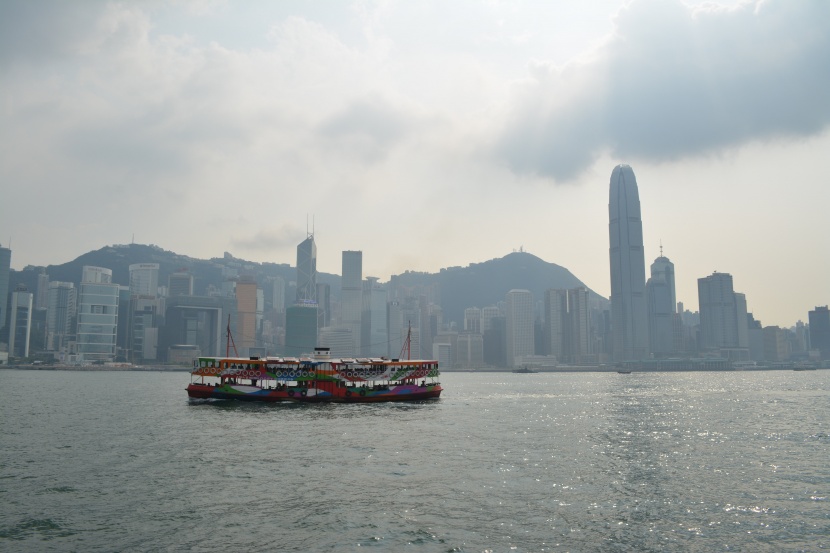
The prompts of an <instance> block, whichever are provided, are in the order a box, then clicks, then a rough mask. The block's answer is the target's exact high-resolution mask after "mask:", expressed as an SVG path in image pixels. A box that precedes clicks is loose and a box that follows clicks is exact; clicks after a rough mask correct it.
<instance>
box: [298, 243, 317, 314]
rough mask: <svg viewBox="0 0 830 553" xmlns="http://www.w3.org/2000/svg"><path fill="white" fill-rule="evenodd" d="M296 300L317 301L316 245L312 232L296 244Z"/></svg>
mask: <svg viewBox="0 0 830 553" xmlns="http://www.w3.org/2000/svg"><path fill="white" fill-rule="evenodd" d="M297 302H312V303H316V302H317V245H316V244H315V243H314V234H312V233H309V234H308V237H307V238H306V239H305V240H303V241H302V242H300V244H299V245H298V246H297Z"/></svg>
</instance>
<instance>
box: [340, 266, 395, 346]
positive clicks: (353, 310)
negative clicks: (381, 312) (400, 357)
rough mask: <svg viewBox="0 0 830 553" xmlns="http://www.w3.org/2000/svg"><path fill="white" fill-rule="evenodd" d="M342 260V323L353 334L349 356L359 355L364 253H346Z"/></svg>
mask: <svg viewBox="0 0 830 553" xmlns="http://www.w3.org/2000/svg"><path fill="white" fill-rule="evenodd" d="M342 259H343V265H342V271H343V277H342V278H341V279H340V321H341V322H342V323H343V326H344V327H346V328H348V329H349V330H350V331H351V333H352V342H353V345H352V350H351V352H350V354H349V355H357V354H358V353H359V352H360V336H361V328H362V326H361V322H360V319H361V316H362V312H363V252H361V251H344V252H343V258H342ZM395 355H397V352H395Z"/></svg>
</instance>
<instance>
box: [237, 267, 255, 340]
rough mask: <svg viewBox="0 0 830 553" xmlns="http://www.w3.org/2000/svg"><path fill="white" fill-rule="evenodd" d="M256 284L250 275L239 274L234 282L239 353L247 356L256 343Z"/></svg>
mask: <svg viewBox="0 0 830 553" xmlns="http://www.w3.org/2000/svg"><path fill="white" fill-rule="evenodd" d="M256 316H257V284H256V280H254V278H253V277H251V276H247V275H244V276H241V277H239V280H238V281H237V283H236V334H235V335H234V340H235V341H236V347H237V348H238V349H239V354H240V355H242V356H244V357H247V356H248V353H249V349H250V348H252V347H255V346H256V345H257V320H256Z"/></svg>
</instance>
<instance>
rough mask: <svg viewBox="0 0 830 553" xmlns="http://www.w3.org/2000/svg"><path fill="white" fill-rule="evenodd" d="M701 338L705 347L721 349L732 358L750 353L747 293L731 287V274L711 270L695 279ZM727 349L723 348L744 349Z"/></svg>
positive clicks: (739, 357)
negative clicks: (741, 292)
mask: <svg viewBox="0 0 830 553" xmlns="http://www.w3.org/2000/svg"><path fill="white" fill-rule="evenodd" d="M697 291H698V302H699V304H700V338H701V346H702V347H703V348H705V349H720V350H721V351H722V354H724V355H728V356H729V357H730V358H732V359H734V360H742V359H744V358H745V357H746V358H748V356H749V320H748V319H747V315H746V312H747V309H746V296H745V295H744V294H738V293H736V292H735V291H734V289H733V287H732V275H730V274H728V273H713V274H711V275H710V276H708V277H704V278H699V279H698V280H697ZM743 349H746V352H745V355H744V354H742V353H741V352H734V353H732V352H730V351H726V350H743Z"/></svg>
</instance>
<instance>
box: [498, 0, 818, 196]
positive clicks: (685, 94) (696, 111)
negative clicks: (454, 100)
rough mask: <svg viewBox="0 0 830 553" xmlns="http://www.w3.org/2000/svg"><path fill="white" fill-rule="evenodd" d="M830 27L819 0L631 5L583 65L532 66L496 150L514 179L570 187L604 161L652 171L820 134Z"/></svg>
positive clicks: (648, 0) (657, 0)
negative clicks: (524, 176)
mask: <svg viewBox="0 0 830 553" xmlns="http://www.w3.org/2000/svg"><path fill="white" fill-rule="evenodd" d="M828 20H830V4H828V3H825V2H803V1H801V2H789V1H783V0H770V1H766V2H758V3H742V4H738V5H737V6H734V7H730V8H725V7H722V6H716V5H711V4H704V5H701V6H698V7H691V6H687V5H684V4H681V3H679V2H666V1H662V0H640V1H636V2H632V3H631V4H630V5H629V6H628V7H626V8H623V9H622V10H620V12H619V13H618V15H617V18H616V20H615V23H616V28H615V32H614V34H613V35H612V36H611V37H610V38H609V39H608V40H607V41H606V42H605V43H603V44H602V45H601V46H600V47H598V49H597V50H596V51H594V52H593V53H592V55H591V56H589V57H588V58H586V59H584V60H581V61H576V62H573V63H571V64H568V65H565V66H564V67H555V66H552V65H545V64H536V65H534V66H532V67H531V77H530V81H529V82H526V83H524V84H523V86H522V87H521V89H520V93H519V94H517V95H516V98H515V101H514V108H513V110H512V112H511V113H510V115H509V117H508V121H507V124H506V125H505V129H504V132H503V135H502V136H501V137H500V139H499V141H498V143H497V146H496V150H497V152H498V153H499V154H500V155H502V156H504V158H505V159H506V160H507V161H508V162H509V163H510V165H511V166H512V167H513V168H514V169H515V170H516V171H518V172H520V173H524V172H529V173H536V174H541V175H547V176H549V177H553V178H555V179H557V180H569V179H572V178H574V177H575V176H576V175H578V174H579V173H581V172H582V171H584V170H585V169H586V168H587V167H589V166H590V164H591V163H592V162H593V161H594V160H596V159H597V158H598V157H599V156H600V155H602V154H603V153H604V152H610V154H611V155H612V156H614V157H619V158H621V159H627V160H631V159H635V160H645V161H658V162H659V161H665V160H673V159H680V158H684V157H689V156H698V155H706V154H710V153H712V152H715V151H718V150H720V149H722V148H729V147H736V146H739V145H742V144H745V143H748V142H751V141H754V140H764V139H769V138H774V137H779V136H809V135H814V134H817V133H819V132H820V131H821V130H822V129H824V128H826V127H827V125H828V123H830V96H828V95H827V94H826V93H825V91H826V90H828V89H829V88H830V71H827V70H826V69H825V66H826V65H827V59H830V34H828V33H827V32H826V29H825V28H824V23H825V22H826V21H828Z"/></svg>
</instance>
